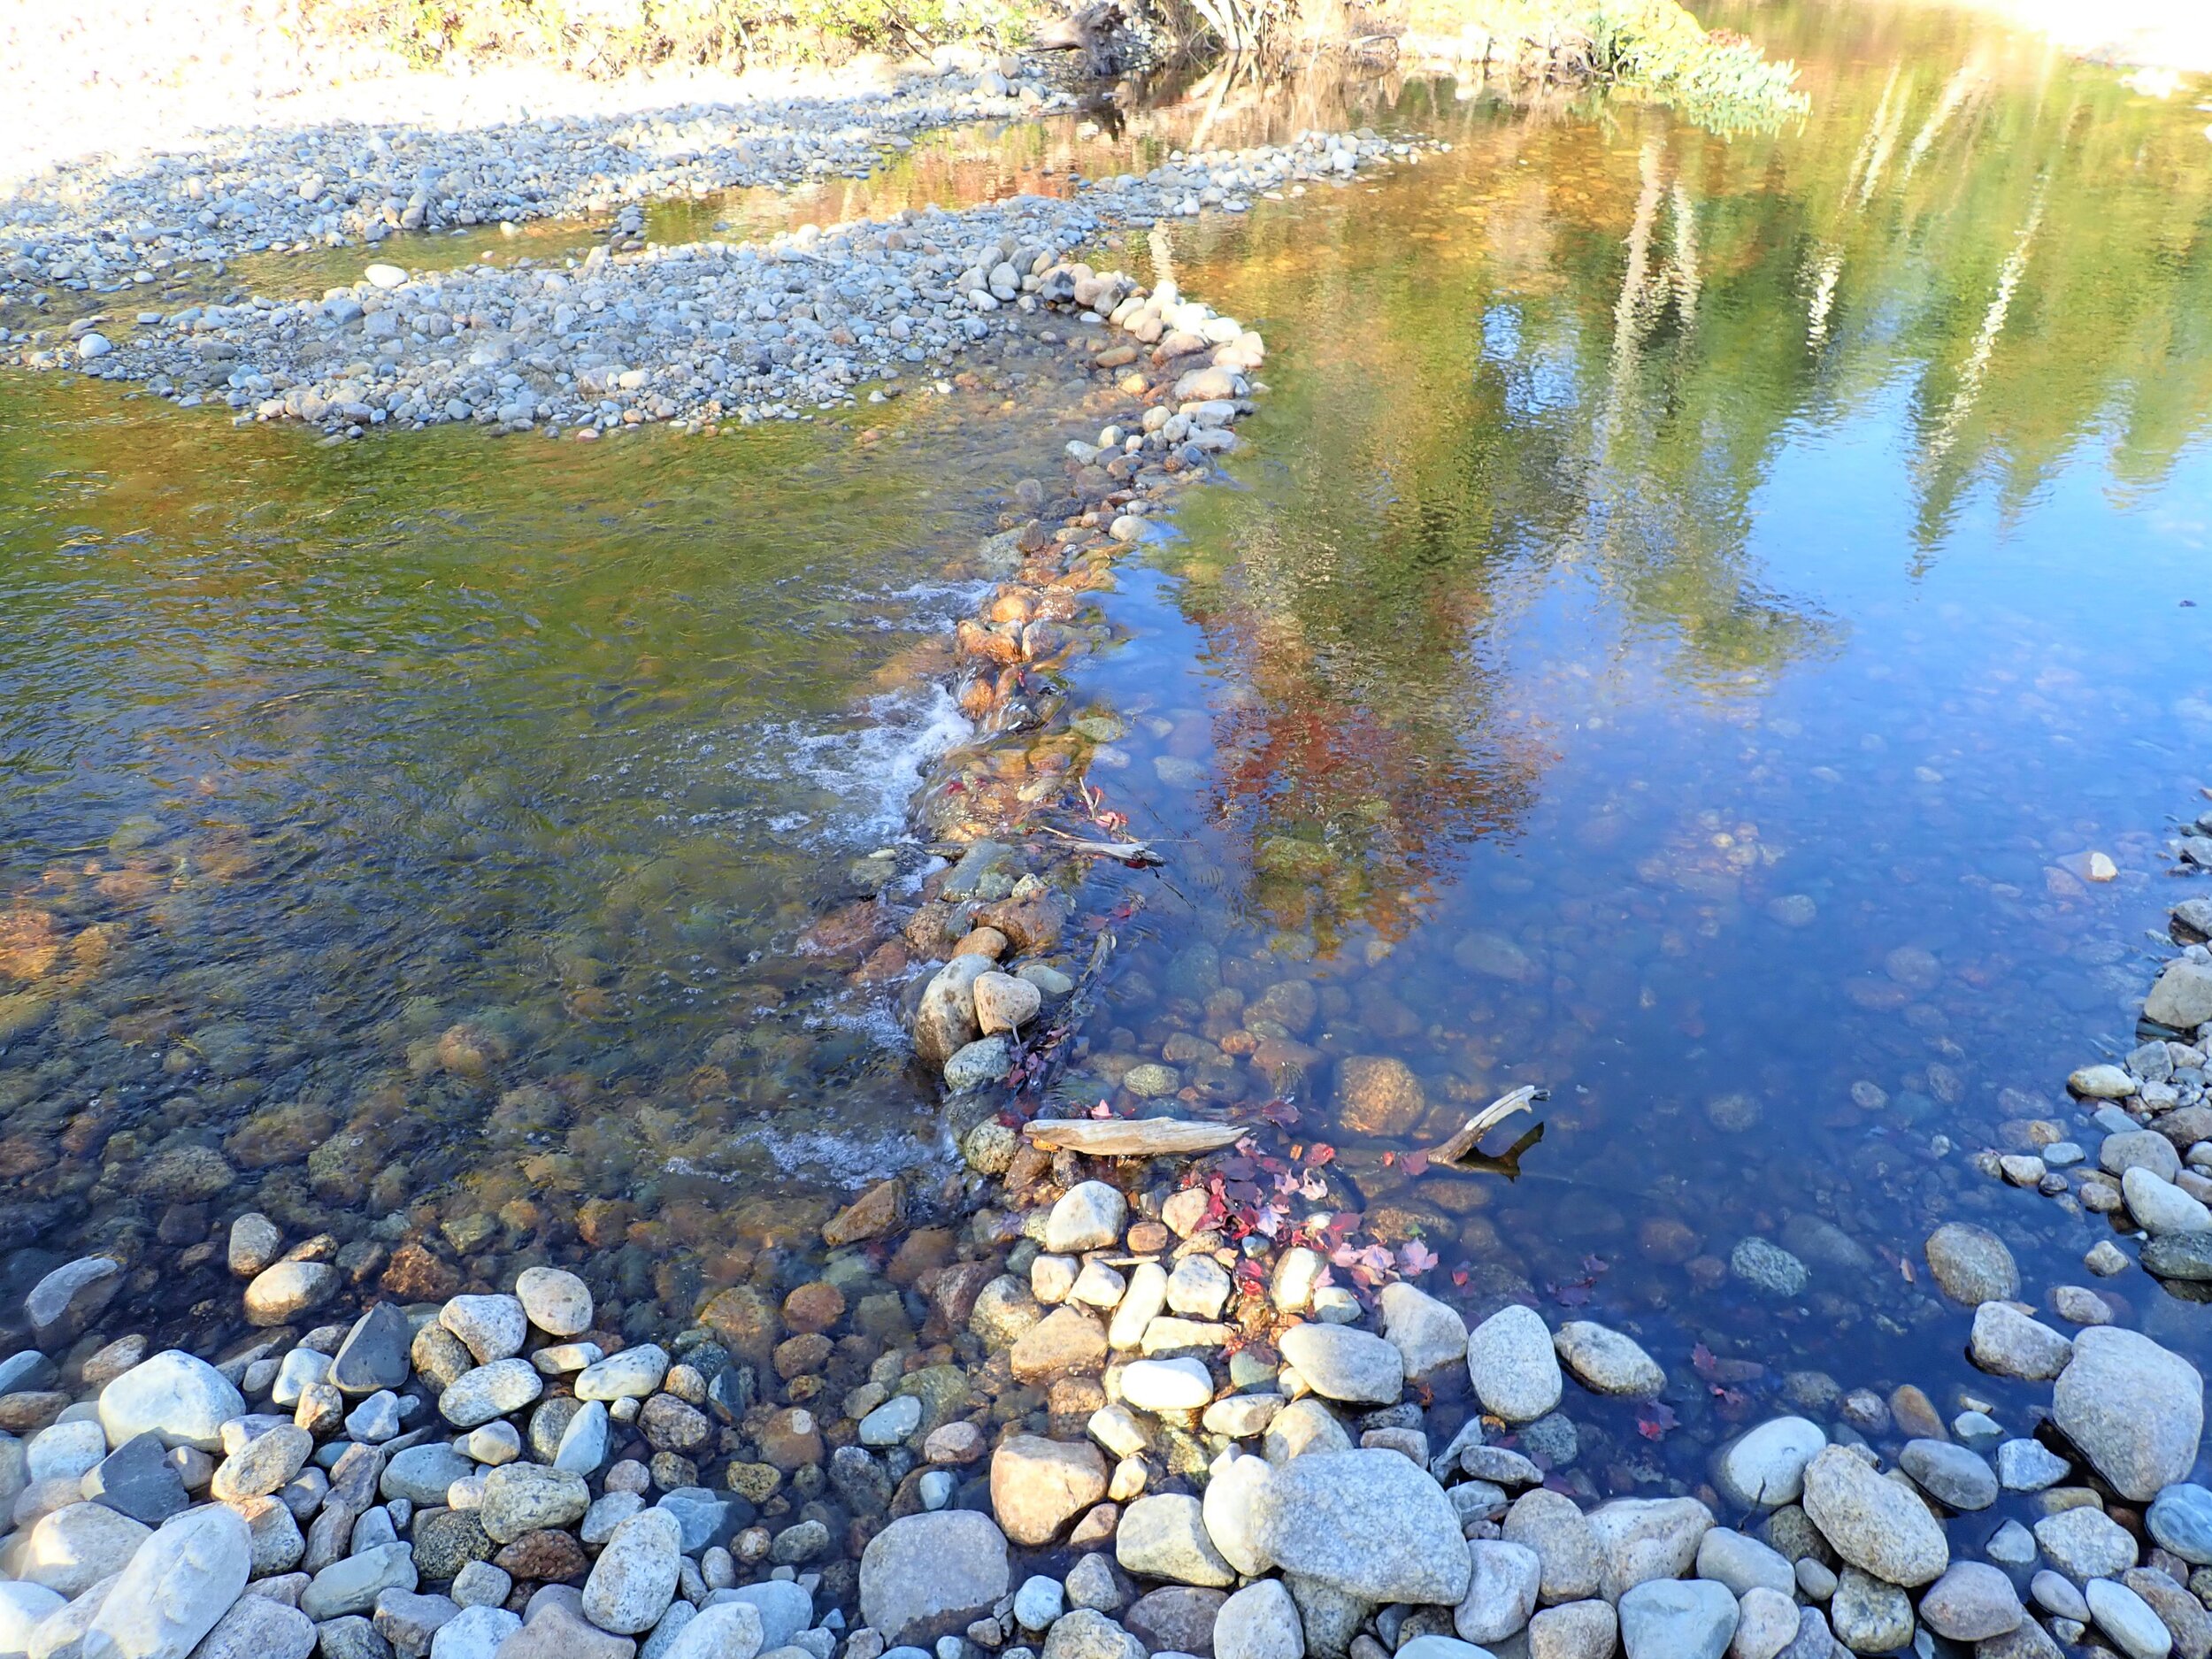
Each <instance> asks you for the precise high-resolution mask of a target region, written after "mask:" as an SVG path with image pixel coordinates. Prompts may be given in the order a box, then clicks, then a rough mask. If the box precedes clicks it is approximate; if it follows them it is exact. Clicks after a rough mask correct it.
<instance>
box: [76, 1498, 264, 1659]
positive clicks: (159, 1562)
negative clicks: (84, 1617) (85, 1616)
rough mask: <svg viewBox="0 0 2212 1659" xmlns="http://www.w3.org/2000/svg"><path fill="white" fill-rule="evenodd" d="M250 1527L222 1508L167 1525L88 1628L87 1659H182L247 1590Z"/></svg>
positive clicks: (143, 1548) (132, 1561)
mask: <svg viewBox="0 0 2212 1659" xmlns="http://www.w3.org/2000/svg"><path fill="white" fill-rule="evenodd" d="M249 1567H250V1548H249V1545H248V1542H247V1537H246V1524H245V1522H243V1521H242V1520H241V1519H240V1518H239V1517H237V1515H236V1514H235V1513H234V1512H233V1511H231V1510H229V1509H225V1508H223V1507H222V1506H221V1505H219V1504H208V1505H205V1506H204V1507H202V1508H200V1509H191V1510H188V1511H187V1512H186V1513H184V1514H182V1515H180V1516H178V1517H175V1518H174V1519H173V1520H170V1521H168V1522H165V1523H164V1524H163V1525H162V1527H161V1529H160V1531H158V1532H155V1533H153V1534H152V1535H151V1536H150V1537H149V1538H148V1539H147V1540H146V1541H145V1542H144V1543H143V1544H142V1545H141V1546H140V1547H139V1549H138V1551H137V1553H136V1554H134V1555H133V1556H132V1557H131V1559H130V1564H129V1565H127V1566H126V1567H125V1568H124V1569H123V1571H122V1576H121V1577H120V1578H117V1579H116V1581H115V1584H114V1586H113V1587H112V1588H111V1589H110V1590H109V1591H108V1593H107V1595H106V1597H105V1598H104V1600H103V1601H101V1603H100V1610H99V1612H98V1613H97V1614H96V1615H95V1616H94V1617H93V1620H92V1623H91V1624H90V1625H89V1626H88V1628H87V1629H86V1631H85V1633H84V1641H83V1644H82V1647H81V1652H82V1654H83V1659H185V1655H188V1654H189V1653H190V1652H191V1651H192V1650H193V1648H195V1647H198V1646H199V1644H200V1642H201V1640H203V1639H204V1637H205V1636H206V1635H207V1633H208V1632H210V1631H211V1630H213V1629H214V1628H215V1624H216V1621H217V1620H218V1619H219V1618H221V1617H223V1615H224V1614H225V1613H227V1612H228V1611H229V1610H230V1606H231V1603H232V1602H234V1601H236V1600H237V1599H238V1596H239V1593H240V1592H241V1591H242V1590H243V1589H244V1588H245V1587H246V1574H247V1571H248V1570H249Z"/></svg>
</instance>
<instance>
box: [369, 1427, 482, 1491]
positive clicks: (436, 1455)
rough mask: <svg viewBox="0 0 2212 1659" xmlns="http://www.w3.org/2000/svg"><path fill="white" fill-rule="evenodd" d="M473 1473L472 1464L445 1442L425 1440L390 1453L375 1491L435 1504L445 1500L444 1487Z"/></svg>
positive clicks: (474, 1470) (473, 1465)
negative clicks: (418, 1444)
mask: <svg viewBox="0 0 2212 1659" xmlns="http://www.w3.org/2000/svg"><path fill="white" fill-rule="evenodd" d="M475 1472H476V1465H475V1463H473V1462H472V1461H471V1460H470V1459H468V1458H466V1457H464V1456H462V1455H461V1454H460V1453H458V1452H457V1451H455V1450H454V1449H453V1448H452V1447H450V1446H449V1445H448V1444H447V1443H446V1442H445V1441H443V1440H429V1441H426V1442H425V1443H424V1444H422V1445H420V1446H409V1447H403V1448H401V1449H400V1450H398V1451H396V1452H394V1453H393V1454H392V1455H391V1457H390V1459H389V1460H388V1462H387V1463H385V1465H384V1473H383V1475H382V1477H381V1478H380V1479H379V1480H378V1482H377V1490H378V1491H379V1492H380V1493H381V1494H383V1495H384V1496H385V1497H388V1498H404V1499H406V1500H407V1501H408V1502H410V1503H419V1504H424V1505H427V1506H435V1505H439V1504H442V1503H443V1502H445V1499H446V1488H447V1487H449V1486H451V1485H452V1484H453V1483H454V1482H455V1481H457V1480H465V1479H468V1478H469V1477H470V1476H471V1475H472V1474H474V1473H475Z"/></svg>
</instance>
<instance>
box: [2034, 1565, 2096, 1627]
mask: <svg viewBox="0 0 2212 1659" xmlns="http://www.w3.org/2000/svg"><path fill="white" fill-rule="evenodd" d="M2028 1592H2029V1594H2032V1596H2034V1597H2035V1604H2036V1605H2037V1606H2038V1607H2039V1608H2041V1609H2043V1610H2044V1611H2045V1612H2046V1613H2053V1614H2055V1615H2057V1617H2060V1618H2070V1619H2072V1620H2073V1621H2074V1622H2075V1623H2077V1624H2087V1623H2088V1622H2089V1602H2088V1600H2087V1598H2085V1596H2084V1595H2083V1594H2082V1593H2081V1591H2080V1589H2079V1588H2078V1587H2077V1586H2075V1584H2074V1583H2073V1581H2072V1580H2071V1579H2070V1578H2067V1577H2065V1575H2064V1574H2062V1573H2056V1572H2053V1571H2051V1570H2050V1569H2049V1568H2048V1567H2046V1568H2045V1569H2044V1570H2043V1571H2040V1572H2039V1573H2037V1574H2036V1575H2035V1577H2034V1578H2032V1579H2031V1580H2029V1583H2028Z"/></svg>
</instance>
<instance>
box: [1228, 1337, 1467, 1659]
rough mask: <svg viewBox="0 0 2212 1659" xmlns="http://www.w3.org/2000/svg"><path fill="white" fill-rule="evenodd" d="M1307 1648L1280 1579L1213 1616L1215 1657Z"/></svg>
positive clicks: (1293, 1658) (1298, 1654) (1277, 1655)
mask: <svg viewBox="0 0 2212 1659" xmlns="http://www.w3.org/2000/svg"><path fill="white" fill-rule="evenodd" d="M1454 1357H1455V1358H1456V1357H1457V1356H1456V1355H1455V1356H1454ZM1305 1650H1306V1632H1305V1627H1304V1626H1303V1625H1302V1624H1300V1622H1299V1618H1298V1606H1297V1603H1296V1602H1294V1601H1292V1600H1291V1599H1290V1592H1289V1591H1287V1590H1286V1589H1284V1588H1283V1586H1282V1584H1281V1583H1280V1581H1279V1580H1277V1579H1274V1578H1262V1579H1260V1580H1259V1581H1258V1582H1257V1583H1256V1584H1249V1585H1247V1586H1245V1587H1244V1588H1243V1589H1241V1590H1239V1591H1238V1592H1237V1593H1236V1594H1234V1595H1233V1596H1231V1597H1230V1598H1229V1599H1228V1600H1227V1601H1224V1602H1223V1603H1222V1604H1221V1611H1220V1612H1218V1613H1217V1614H1216V1615H1215V1616H1214V1659H1302V1655H1304V1653H1305Z"/></svg>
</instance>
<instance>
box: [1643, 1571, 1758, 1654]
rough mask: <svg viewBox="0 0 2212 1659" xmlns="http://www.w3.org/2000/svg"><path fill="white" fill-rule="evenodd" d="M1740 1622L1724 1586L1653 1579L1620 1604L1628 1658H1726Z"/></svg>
mask: <svg viewBox="0 0 2212 1659" xmlns="http://www.w3.org/2000/svg"><path fill="white" fill-rule="evenodd" d="M1737 1617H1738V1613H1737V1608H1736V1598H1735V1597H1734V1596H1732V1595H1731V1594H1729V1593H1728V1591H1727V1590H1726V1589H1725V1588H1724V1587H1723V1586H1720V1585H1717V1584H1710V1583H1707V1582H1704V1581H1702V1580H1695V1581H1691V1582H1688V1583H1684V1582H1681V1581H1678V1580H1675V1579H1670V1578H1651V1579H1647V1580H1645V1581H1644V1582H1642V1583H1640V1584H1637V1585H1634V1586H1631V1587H1630V1588H1629V1589H1628V1591H1627V1592H1626V1593H1625V1594H1623V1595H1622V1597H1621V1599H1620V1621H1621V1646H1622V1647H1623V1648H1624V1650H1625V1651H1626V1652H1627V1655H1628V1659H1721V1655H1723V1654H1724V1653H1726V1652H1727V1651H1728V1643H1729V1640H1730V1639H1731V1638H1732V1637H1733V1636H1734V1635H1735V1633H1736V1620H1737Z"/></svg>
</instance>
